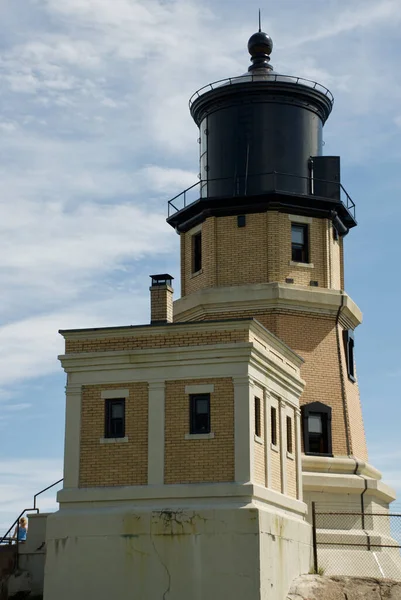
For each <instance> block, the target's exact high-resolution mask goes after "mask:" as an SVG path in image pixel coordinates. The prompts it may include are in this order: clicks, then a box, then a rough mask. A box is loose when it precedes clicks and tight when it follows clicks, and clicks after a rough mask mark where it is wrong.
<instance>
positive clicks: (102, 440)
mask: <svg viewBox="0 0 401 600" xmlns="http://www.w3.org/2000/svg"><path fill="white" fill-rule="evenodd" d="M99 442H100V443H101V444H126V443H127V442H128V438H127V437H123V438H100V440H99Z"/></svg>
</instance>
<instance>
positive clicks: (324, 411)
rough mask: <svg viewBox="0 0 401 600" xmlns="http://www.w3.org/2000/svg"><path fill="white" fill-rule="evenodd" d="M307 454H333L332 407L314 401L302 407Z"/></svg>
mask: <svg viewBox="0 0 401 600" xmlns="http://www.w3.org/2000/svg"><path fill="white" fill-rule="evenodd" d="M302 421H303V436H304V450H305V454H315V455H325V456H333V454H332V443H331V407H330V406H327V405H326V404H323V403H322V402H312V403H311V404H305V406H303V407H302Z"/></svg>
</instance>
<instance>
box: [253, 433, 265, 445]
mask: <svg viewBox="0 0 401 600" xmlns="http://www.w3.org/2000/svg"><path fill="white" fill-rule="evenodd" d="M254 440H255V442H256V443H257V444H263V439H262V438H261V437H259V436H258V435H256V434H255V435H254Z"/></svg>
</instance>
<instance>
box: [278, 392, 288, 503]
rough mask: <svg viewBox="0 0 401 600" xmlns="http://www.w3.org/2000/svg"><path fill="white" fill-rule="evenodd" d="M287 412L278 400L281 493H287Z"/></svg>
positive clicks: (282, 403) (283, 404)
mask: <svg viewBox="0 0 401 600" xmlns="http://www.w3.org/2000/svg"><path fill="white" fill-rule="evenodd" d="M286 416H287V412H286V406H285V403H284V402H283V401H282V400H279V419H280V463H281V493H282V494H286V493H287V420H286Z"/></svg>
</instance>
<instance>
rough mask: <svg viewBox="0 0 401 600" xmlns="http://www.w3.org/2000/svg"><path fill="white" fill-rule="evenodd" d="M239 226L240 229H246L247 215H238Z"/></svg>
mask: <svg viewBox="0 0 401 600" xmlns="http://www.w3.org/2000/svg"><path fill="white" fill-rule="evenodd" d="M237 225H238V227H245V225H246V215H238V216H237Z"/></svg>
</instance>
